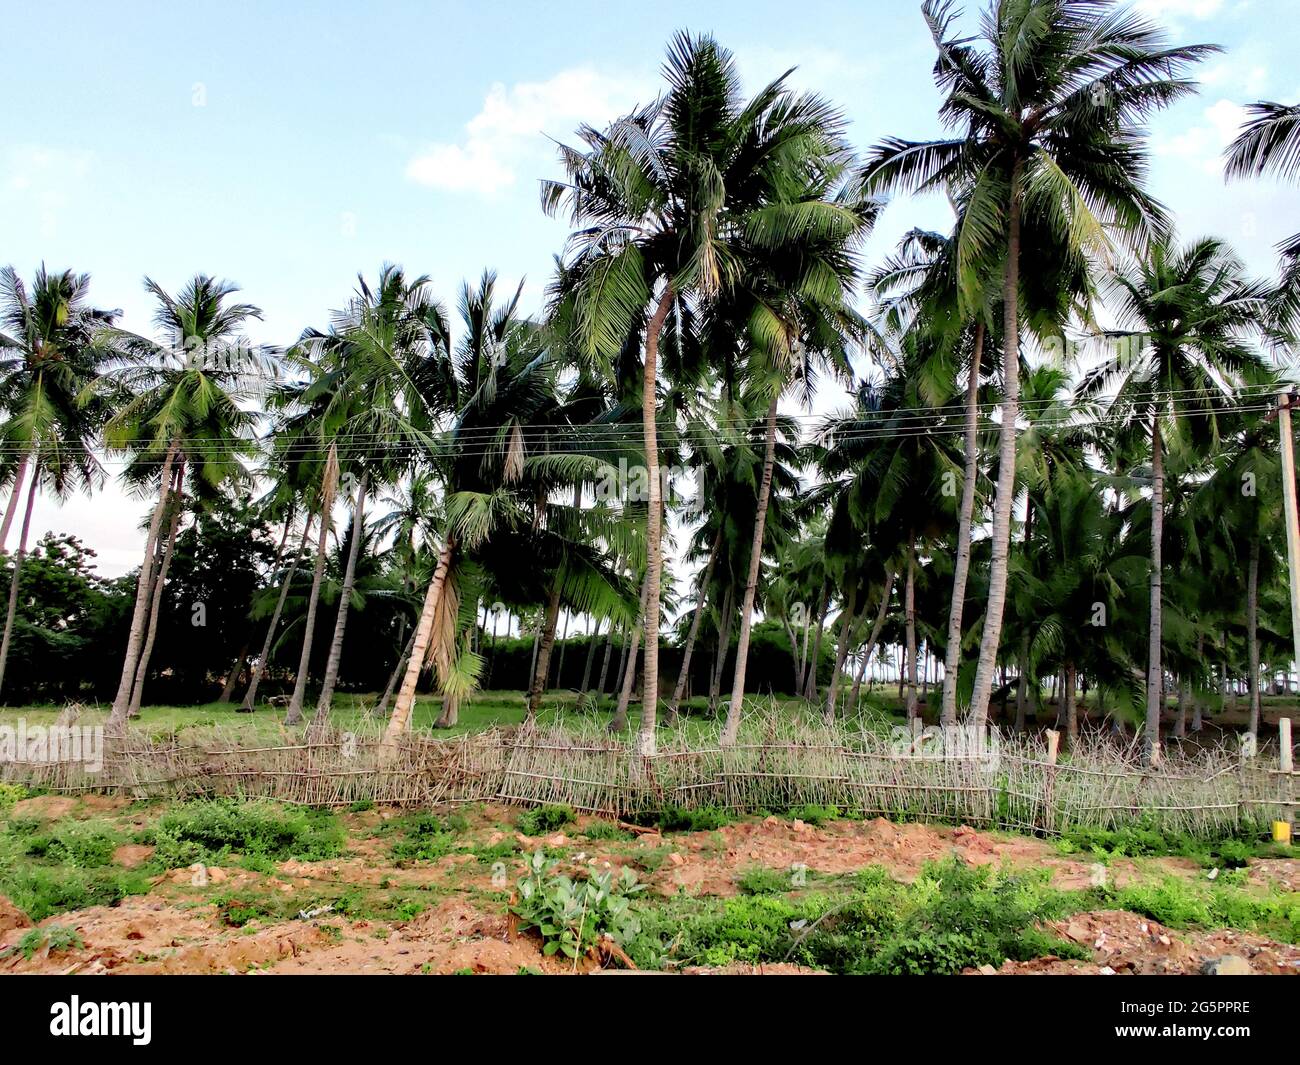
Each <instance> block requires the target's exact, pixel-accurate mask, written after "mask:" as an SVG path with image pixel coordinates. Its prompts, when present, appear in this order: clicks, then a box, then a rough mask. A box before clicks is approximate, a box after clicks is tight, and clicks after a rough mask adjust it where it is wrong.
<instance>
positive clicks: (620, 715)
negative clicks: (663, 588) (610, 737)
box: [609, 580, 650, 732]
mask: <svg viewBox="0 0 1300 1065" xmlns="http://www.w3.org/2000/svg"><path fill="white" fill-rule="evenodd" d="M649 596H650V582H649V581H648V580H647V581H644V582H642V584H641V605H640V610H639V613H638V614H637V619H636V625H634V626H633V628H632V635H631V636H629V637H628V641H627V646H628V649H627V666H626V667H625V668H624V670H623V682H622V684H621V686H620V687H619V692H618V705H617V706H616V707H615V708H614V716H613V717H612V718H611V719H610V722H609V731H610V732H622V731H623V730H624V729H626V728H627V711H628V707H629V706H630V705H631V703H632V689H633V688H634V687H636V660H637V655H639V654H640V653H641V634H642V631H643V629H642V621H643V619H644V618H645V611H646V606H647V604H648V603H649V601H650V600H649ZM641 702H642V703H643V704H644V703H645V692H642V693H641ZM642 712H643V713H644V706H643V707H642Z"/></svg>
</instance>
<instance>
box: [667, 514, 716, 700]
mask: <svg viewBox="0 0 1300 1065" xmlns="http://www.w3.org/2000/svg"><path fill="white" fill-rule="evenodd" d="M721 547H722V526H721V524H719V525H718V534H717V535H716V536H715V537H714V538H713V546H712V547H711V548H710V549H709V560H708V562H706V563H705V565H704V573H703V574H702V575H701V576H700V583H699V591H698V593H697V595H696V598H695V613H694V614H693V615H692V616H691V630H690V632H688V633H687V634H686V646H685V647H683V648H682V668H681V669H679V670H678V671H677V683H676V684H675V685H673V697H672V700H671V701H670V702H669V703H668V709H667V710H666V711H665V713H664V717H665V718H666V719H667V720H668V721H670V722H671V721H674V720H676V718H677V707H678V706H680V705H681V701H682V696H683V695H684V694H685V692H686V680H687V678H688V677H689V676H690V673H691V653H692V652H693V651H694V650H695V640H696V638H697V637H698V636H699V634H700V622H702V621H703V620H704V605H705V602H706V601H707V596H708V590H709V581H710V580H711V579H712V578H713V567H714V565H715V564H716V563H717V561H718V551H719V549H720V548H721Z"/></svg>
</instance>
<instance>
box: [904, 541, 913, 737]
mask: <svg viewBox="0 0 1300 1065" xmlns="http://www.w3.org/2000/svg"><path fill="white" fill-rule="evenodd" d="M903 624H904V627H905V629H906V634H905V638H906V641H907V650H906V656H907V658H906V662H905V663H904V671H905V672H906V674H907V704H906V705H907V720H908V721H911V720H912V718H914V717H916V547H915V545H914V544H912V543H910V542H909V544H908V548H907V584H906V586H905V590H904V592H903Z"/></svg>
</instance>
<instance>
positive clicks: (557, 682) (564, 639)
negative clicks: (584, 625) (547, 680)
mask: <svg viewBox="0 0 1300 1065" xmlns="http://www.w3.org/2000/svg"><path fill="white" fill-rule="evenodd" d="M561 613H563V614H564V631H563V632H561V633H560V639H559V645H560V660H559V661H558V662H557V663H556V664H555V679H554V680H552V681H551V687H553V688H563V687H564V652H565V650H566V649H567V647H568V645H569V622H570V621H572V620H573V619H572V618H571V617H570V616H569V612H568V611H567V610H565V611H561Z"/></svg>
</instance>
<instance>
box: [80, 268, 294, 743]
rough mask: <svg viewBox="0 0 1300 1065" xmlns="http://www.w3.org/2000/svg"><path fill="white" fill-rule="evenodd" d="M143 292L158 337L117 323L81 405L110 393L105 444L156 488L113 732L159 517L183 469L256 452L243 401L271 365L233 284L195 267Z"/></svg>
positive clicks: (136, 481) (133, 655) (231, 466)
mask: <svg viewBox="0 0 1300 1065" xmlns="http://www.w3.org/2000/svg"><path fill="white" fill-rule="evenodd" d="M145 289H146V290H147V291H148V292H149V293H150V294H151V295H152V296H153V297H154V299H155V301H156V303H157V308H156V310H155V312H154V322H155V324H156V325H157V327H158V329H159V332H160V335H159V339H157V340H151V339H147V338H145V337H141V336H136V335H134V334H129V333H126V332H123V331H120V330H114V331H113V332H112V333H111V334H110V339H111V342H112V345H113V347H114V349H115V351H116V352H117V353H118V358H117V360H116V363H115V365H114V366H113V367H111V368H110V370H109V371H107V372H106V373H105V374H104V375H103V376H102V377H101V378H100V379H99V380H98V381H96V382H92V383H91V384H90V385H89V386H88V388H87V389H86V390H84V391H83V393H82V399H83V402H97V401H100V400H105V399H106V400H108V401H109V402H111V403H112V404H113V406H114V413H113V415H112V417H111V418H109V420H108V421H107V423H106V425H105V428H104V443H105V446H106V447H107V448H108V449H109V450H110V451H115V452H123V453H125V454H126V455H127V456H128V462H127V466H126V470H125V472H124V478H125V480H126V483H127V484H128V485H130V486H132V487H134V488H136V489H146V488H147V486H150V485H152V484H154V483H157V484H158V486H159V487H158V502H157V503H156V504H155V506H154V510H153V514H152V516H151V517H150V520H149V530H148V533H147V535H146V537H145V552H144V562H143V564H142V566H141V568H140V577H139V581H138V583H137V587H136V602H135V608H134V610H133V612H132V617H131V629H130V635H129V637H128V639H127V646H126V654H125V656H124V659H123V663H122V677H121V681H120V683H119V685H118V691H117V695H116V696H115V698H114V700H113V709H112V713H111V714H110V716H109V721H108V726H107V727H109V728H110V729H112V730H121V729H122V728H123V727H124V726H125V724H126V719H127V715H128V713H129V711H130V706H131V702H132V694H133V691H134V689H135V685H136V683H137V681H136V677H137V673H138V671H139V670H140V666H141V662H142V660H143V658H144V650H145V640H146V634H147V631H148V628H149V622H150V616H151V614H152V611H151V605H152V602H153V599H154V595H153V593H154V581H155V579H156V577H157V571H158V567H156V565H155V556H156V555H158V554H159V548H160V545H159V542H158V541H159V535H160V532H161V528H162V523H163V518H164V516H165V515H166V514H167V513H168V510H169V507H171V506H175V505H177V501H178V500H179V499H180V498H181V497H182V496H183V493H184V490H185V488H184V486H185V483H186V476H187V475H192V476H193V478H194V479H195V480H196V481H197V482H198V483H199V484H201V485H205V486H207V487H209V488H214V487H215V486H217V485H219V484H221V483H223V482H226V481H228V480H230V479H231V478H239V477H243V476H245V475H246V473H247V471H246V469H245V467H244V465H243V460H244V459H245V458H246V457H249V456H251V455H252V454H253V453H254V448H253V446H252V443H251V440H250V433H251V430H252V428H253V424H254V420H255V415H254V414H253V413H251V411H250V409H249V408H250V407H252V406H253V405H254V404H255V403H256V402H257V401H258V400H260V398H261V394H262V386H263V384H264V382H265V379H266V376H267V375H268V374H269V373H271V372H273V370H274V362H273V361H272V360H273V357H274V352H273V351H272V350H271V349H268V348H265V347H260V346H255V345H253V344H252V343H250V342H249V341H248V339H247V337H246V336H245V335H244V333H243V330H244V328H245V327H246V326H247V324H248V323H249V322H250V321H252V320H255V319H259V318H260V317H261V311H260V310H259V309H258V308H257V307H255V306H253V305H252V304H249V303H236V302H233V301H232V300H231V297H232V296H233V295H234V294H235V293H236V292H238V291H239V289H238V287H237V286H236V285H234V284H232V283H231V282H229V281H218V280H216V279H214V278H211V277H208V276H207V275H204V274H199V275H197V276H196V277H194V278H193V279H192V280H191V281H189V282H188V283H187V284H186V285H185V286H184V287H183V288H182V289H181V290H180V291H179V292H178V293H177V294H176V295H175V296H173V295H171V294H169V293H168V292H167V291H166V290H165V289H163V287H162V286H161V285H159V284H158V283H157V282H156V281H153V280H151V279H149V278H146V279H145ZM163 553H164V554H165V552H163Z"/></svg>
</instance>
